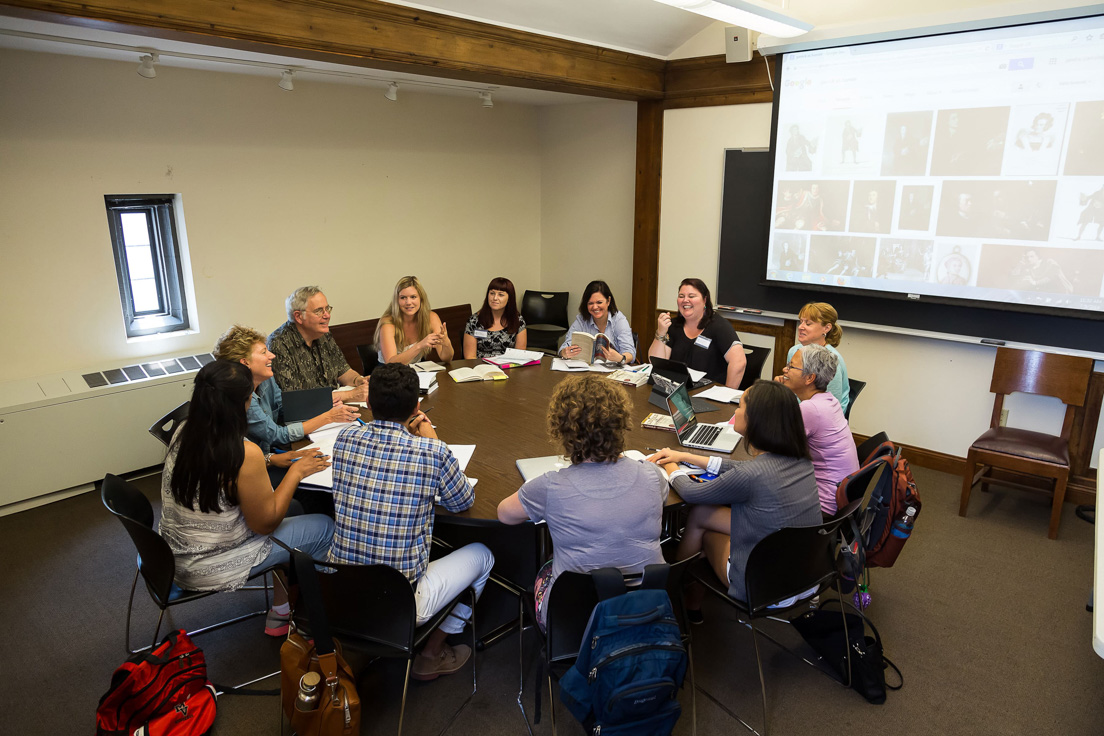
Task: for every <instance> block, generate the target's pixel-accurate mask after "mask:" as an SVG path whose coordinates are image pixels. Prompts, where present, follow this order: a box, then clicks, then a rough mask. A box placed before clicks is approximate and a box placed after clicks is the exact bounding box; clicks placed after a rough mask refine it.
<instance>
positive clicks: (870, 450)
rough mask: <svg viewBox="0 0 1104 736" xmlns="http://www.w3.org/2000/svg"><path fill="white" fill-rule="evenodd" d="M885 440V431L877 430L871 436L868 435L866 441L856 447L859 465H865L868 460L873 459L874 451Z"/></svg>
mask: <svg viewBox="0 0 1104 736" xmlns="http://www.w3.org/2000/svg"><path fill="white" fill-rule="evenodd" d="M886 442H889V435H888V434H886V433H885V432H879V433H878V434H876V435H873V436H872V437H868V438H867V439H866V441H865V442H863V443H862V444H861V445H859V447H858V454H859V465H860V466H862V465H866V464H867V463H868V462H870V461H871V460H873V459H874V451H875V450H877V449H878V448H879V447H881V446H882V445H883V444H884V443H886Z"/></svg>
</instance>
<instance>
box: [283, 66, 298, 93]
mask: <svg viewBox="0 0 1104 736" xmlns="http://www.w3.org/2000/svg"><path fill="white" fill-rule="evenodd" d="M294 76H295V72H293V71H292V70H290V69H285V70H284V71H283V72H282V73H281V74H280V82H279V85H280V89H282V90H285V91H287V92H291V91H292V90H293V89H295V83H294V82H293V81H292V77H294Z"/></svg>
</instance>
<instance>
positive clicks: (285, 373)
mask: <svg viewBox="0 0 1104 736" xmlns="http://www.w3.org/2000/svg"><path fill="white" fill-rule="evenodd" d="M332 312H333V307H331V306H330V304H329V302H328V301H327V300H326V295H325V294H323V293H322V290H321V289H319V288H318V287H317V286H301V287H299V288H298V289H296V290H295V291H293V292H291V296H289V297H288V298H287V315H288V321H287V322H285V323H284V324H282V325H280V326H279V327H277V328H276V329H275V330H273V331H272V334H271V335H269V336H268V349H269V350H271V351H272V353H273V354H274V355H275V356H276V359H275V360H274V361H273V363H272V372H273V374H274V375H275V377H276V383H277V385H279V387H280V390H281V391H302V390H304V389H308V388H321V387H323V386H328V387H330V388H338V387H340V386H352V387H353V390H352V391H341V392H334V399H340V400H342V401H366V400H367V399H368V379H367V378H365V377H364V376H362V375H360V374H359V373H357V372H356V371H355V370H353V369H352V368H350V367H349V363H348V361H346V360H345V356H344V355H343V354H342V353H341V348H339V347H338V346H337V342H336V341H335V340H334V339H333V335H331V334H330V314H331V313H332Z"/></svg>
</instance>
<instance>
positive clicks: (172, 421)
mask: <svg viewBox="0 0 1104 736" xmlns="http://www.w3.org/2000/svg"><path fill="white" fill-rule="evenodd" d="M190 403H191V402H190V401H185V402H184V403H183V404H181V405H180V406H178V407H176V408H175V409H173V410H172V411H170V412H169V413H168V414H166V415H165V416H163V417H161V419H159V420H158V421H157V423H156V424H154V425H153V426H152V427H150V428H149V433H150V434H152V435H153V436H154V437H156V438H157V439H159V440H161V443H162V444H163V445H165V447H168V446H169V443H170V442H172V438H173V434H175V433H176V428H177V427H179V426H180V423H181V422H183V421H184V420H185V419H187V418H188V405H189V404H190Z"/></svg>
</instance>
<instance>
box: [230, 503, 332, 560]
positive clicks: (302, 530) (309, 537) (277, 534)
mask: <svg viewBox="0 0 1104 736" xmlns="http://www.w3.org/2000/svg"><path fill="white" fill-rule="evenodd" d="M333 533H334V521H333V519H331V518H330V517H328V516H324V515H323V514H307V515H305V516H292V517H286V518H284V520H283V521H281V522H280V526H278V527H276V531H274V532H272V534H271V535H269V536H271V537H274V538H276V539H279V540H280V541H281V542H283V543H284V544H286V545H287V546H289V547H294V548H295V549H298V550H301V551H303V552H306V553H307V554H308V555H310V556H311V557H313V558H314V559H316V560H324V559H326V557H327V555H329V552H330V544H331V543H332V542H333ZM290 561H291V555H290V554H289V553H288V551H287V550H286V549H284V548H283V547H281V546H280V545H278V544H275V543H273V545H272V549H270V550H269V551H268V556H267V557H265V558H264V559H263V560H261V561H260V562H258V563H257V564H256V565H254V566H253V568H252V569H251V570H250V571H249V574H250V575H255V574H256V573H258V572H260V571H261V570H264V569H265V568H268V567H272V566H273V565H283V566H285V567H287V565H288V563H289V562H290Z"/></svg>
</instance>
